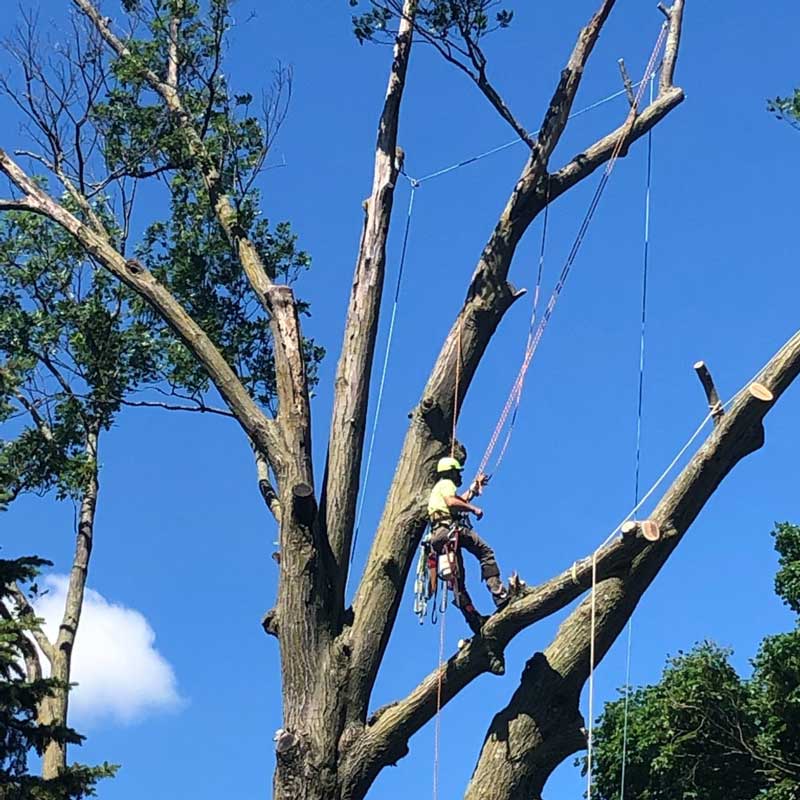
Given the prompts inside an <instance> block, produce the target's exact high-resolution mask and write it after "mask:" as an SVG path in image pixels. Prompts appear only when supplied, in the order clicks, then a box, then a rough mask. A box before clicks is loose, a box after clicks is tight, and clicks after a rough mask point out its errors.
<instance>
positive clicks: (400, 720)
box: [344, 534, 647, 796]
mask: <svg viewBox="0 0 800 800" xmlns="http://www.w3.org/2000/svg"><path fill="white" fill-rule="evenodd" d="M646 546H647V540H646V539H645V538H644V536H643V535H641V534H637V535H636V536H632V537H626V538H621V537H620V538H617V539H615V540H614V541H613V542H611V543H610V544H608V545H606V546H605V547H603V548H602V549H601V550H599V551H598V552H597V554H596V560H597V566H596V570H597V574H598V576H600V577H601V578H605V577H607V576H609V575H612V574H614V573H616V572H619V571H620V570H621V569H624V568H626V567H627V565H629V564H630V563H631V561H632V560H633V558H634V557H635V556H636V555H637V554H638V553H640V552H641V551H642V550H643V549H644V548H645V547H646ZM593 557H594V554H590V555H589V556H586V557H585V558H583V559H581V560H580V561H577V562H575V563H574V564H573V565H572V566H571V567H568V568H567V569H565V570H564V571H563V572H562V573H561V574H559V575H556V576H555V577H553V578H551V579H550V580H548V581H547V582H545V583H543V584H541V585H540V586H537V587H535V588H529V589H527V590H525V591H524V593H523V594H522V596H520V597H518V598H516V599H515V600H513V602H511V603H510V604H509V605H508V606H506V608H505V609H503V610H502V611H499V612H496V613H495V614H493V615H492V616H490V617H489V619H488V620H487V622H486V623H485V624H484V626H483V628H482V630H481V634H480V636H477V637H474V638H473V639H471V640H470V641H469V642H467V644H466V645H465V646H464V647H463V648H461V649H459V650H458V651H457V652H456V653H455V654H454V655H452V656H451V657H450V658H449V659H448V661H447V662H446V663H445V664H444V665H443V667H442V670H441V675H440V671H439V670H438V669H436V670H434V671H433V672H431V673H430V674H429V675H428V676H427V677H426V678H425V679H424V680H423V681H422V682H421V683H420V684H419V685H418V686H417V688H416V689H414V690H413V691H412V692H411V693H410V694H409V695H408V696H407V697H405V698H404V699H403V700H400V701H398V702H395V703H392V704H390V705H389V706H387V707H385V708H384V709H380V710H378V711H377V712H376V713H375V714H373V715H372V716H371V717H370V718H369V719H368V721H367V727H366V728H365V729H364V734H363V736H362V737H361V738H360V739H359V740H357V741H356V743H355V744H354V745H353V747H352V750H349V751H348V753H347V758H346V761H345V766H344V772H345V775H346V776H347V779H346V784H347V785H350V784H351V783H352V786H353V793H354V795H357V796H361V795H363V793H364V792H365V791H366V789H367V788H368V786H369V785H370V784H371V782H372V781H373V780H374V778H375V777H376V776H377V774H378V772H379V771H380V770H381V769H382V768H383V767H385V766H387V765H388V764H393V763H395V762H396V761H397V760H398V759H399V758H401V757H402V756H404V755H405V754H406V752H407V750H408V740H409V739H410V738H411V736H413V735H414V734H415V733H416V732H417V731H418V730H420V728H422V727H423V726H424V725H425V724H426V723H427V722H429V721H430V720H431V719H432V718H433V717H434V715H435V714H436V706H437V697H439V696H440V705H441V707H443V706H444V705H446V704H447V703H448V702H449V701H450V700H451V699H452V698H453V697H455V696H456V695H457V694H458V693H459V692H461V691H462V690H463V689H464V688H466V687H467V686H468V685H469V684H470V683H471V682H472V681H473V680H475V678H477V677H479V676H480V675H482V674H485V673H487V672H491V673H494V674H497V675H501V674H503V673H504V672H505V663H504V651H505V648H506V647H507V646H508V644H509V643H510V642H511V640H512V639H513V638H514V637H515V636H517V634H519V633H521V632H522V631H524V630H526V629H527V628H529V627H530V626H531V625H534V624H535V623H536V622H539V621H540V620H542V619H545V618H546V617H548V616H551V615H552V614H555V613H557V612H558V611H560V610H561V609H563V608H565V607H566V606H567V605H569V604H570V603H571V602H572V601H573V600H575V599H576V598H577V597H580V596H581V595H582V594H583V593H584V592H585V591H586V590H587V589H589V588H590V587H591V583H592V561H593ZM440 678H441V686H440ZM440 689H441V695H439V693H440Z"/></svg>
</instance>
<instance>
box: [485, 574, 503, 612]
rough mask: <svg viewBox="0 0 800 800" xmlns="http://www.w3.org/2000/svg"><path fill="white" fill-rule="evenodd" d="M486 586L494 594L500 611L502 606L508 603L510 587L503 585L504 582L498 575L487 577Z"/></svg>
mask: <svg viewBox="0 0 800 800" xmlns="http://www.w3.org/2000/svg"><path fill="white" fill-rule="evenodd" d="M486 586H487V587H488V589H489V591H490V592H491V594H492V600H494V605H495V608H497V610H498V611H499V610H500V609H501V608H504V607H505V605H506V603H508V589H506V587H505V586H503V582H502V581H501V580H500V578H498V577H497V576H493V577H491V578H487V579H486Z"/></svg>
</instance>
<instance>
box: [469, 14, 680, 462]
mask: <svg viewBox="0 0 800 800" xmlns="http://www.w3.org/2000/svg"><path fill="white" fill-rule="evenodd" d="M668 29H669V26H668V24H667V23H664V24H663V25H662V26H661V32H660V33H659V36H658V39H657V40H656V44H655V46H654V47H653V52H652V53H651V54H650V60H649V61H648V63H647V67H646V69H645V72H644V77H643V78H642V80H641V81H639V83H638V89H637V92H636V96H635V98H634V101H633V103H632V105H631V110H630V113H629V115H628V121H627V124H626V129H625V130H624V131H623V135H622V136H620V137H619V139H618V140H617V143H616V144H615V146H614V149H613V151H612V153H611V156H610V158H609V160H608V162H607V163H606V166H605V169H604V170H603V175H602V177H601V179H600V181H599V183H598V185H597V188H596V189H595V192H594V195H593V196H592V200H591V202H590V203H589V208H588V209H587V211H586V214H585V215H584V218H583V221H582V222H581V225H580V227H579V229H578V233H577V235H576V237H575V241H574V242H573V244H572V248H571V249H570V251H569V255H568V256H567V260H566V262H565V264H564V266H563V268H562V270H561V275H560V276H559V278H558V281H557V282H556V285H555V288H554V289H553V292H552V294H551V295H550V299H549V300H548V303H547V306H546V307H545V310H544V314H543V315H542V319H541V320H540V322H539V324H538V326H537V328H536V331H535V333H534V335H533V337H532V339H531V340H530V345H529V347H528V348H527V350H526V352H525V356H524V358H523V360H522V365H521V366H520V369H519V372H518V373H517V377H516V379H515V381H514V384H513V385H512V387H511V391H510V392H509V395H508V398H507V399H506V403H505V405H504V407H503V410H502V412H501V414H500V418H499V419H498V421H497V425H496V426H495V429H494V432H493V433H492V436H491V438H490V440H489V444H488V446H487V448H486V451H485V452H484V454H483V458H482V459H481V463H480V466H479V467H478V473H477V474H478V475H480V474H482V473H484V472H485V471H486V467H487V465H488V463H489V460H490V459H491V457H492V454H493V452H494V449H495V447H496V445H497V442H498V439H499V437H500V434H501V433H502V432H503V429H504V428H505V425H506V422H507V420H508V417H509V414H510V413H511V411H512V409H513V407H514V405H515V402H516V397H517V394H518V393H519V392H521V390H522V384H523V383H524V380H525V374H526V373H527V371H528V368H529V367H530V364H531V360H532V359H533V356H534V354H535V352H536V350H537V348H538V346H539V342H540V341H541V339H542V335H543V334H544V331H545V329H546V328H547V324H548V323H549V321H550V318H551V317H552V315H553V310H554V309H555V305H556V302H557V301H558V298H559V296H560V295H561V291H562V290H563V288H564V284H565V283H566V280H567V277H568V276H569V273H570V270H571V268H572V265H573V264H574V263H575V259H576V258H577V255H578V252H579V251H580V247H581V245H582V244H583V240H584V238H585V236H586V232H587V231H588V229H589V224H590V223H591V221H592V218H593V217H594V214H595V211H597V207H598V205H599V203H600V198H601V197H602V195H603V192H604V190H605V188H606V186H607V184H608V181H609V178H610V177H611V173H612V172H613V170H614V167H615V165H616V163H617V160H618V158H619V155H620V153H621V152H622V148H623V147H624V145H625V143H626V142H627V140H628V136H629V134H630V132H631V130H632V128H633V125H634V124H635V122H636V118H637V110H638V107H639V103H640V101H641V99H642V95H643V93H644V88H645V86H646V83H647V80H648V78H650V77H651V75H653V74H654V72H655V67H656V62H657V60H658V56H659V53H660V51H661V48H662V46H663V44H664V41H665V39H666V36H667V31H668Z"/></svg>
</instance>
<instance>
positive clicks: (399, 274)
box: [345, 185, 417, 594]
mask: <svg viewBox="0 0 800 800" xmlns="http://www.w3.org/2000/svg"><path fill="white" fill-rule="evenodd" d="M416 191H417V187H416V186H414V185H412V186H411V194H410V195H409V198H408V211H407V213H406V226H405V230H404V231H403V246H402V248H401V250H400V264H399V266H398V268H397V282H396V283H395V287H394V300H393V302H392V313H391V317H390V319H389V330H388V333H387V335H386V347H385V349H384V353H383V367H382V369H381V379H380V383H379V384H378V397H377V400H376V401H375V414H374V416H373V418H372V430H371V431H370V435H369V447H368V448H367V461H366V464H365V465H364V480H363V481H362V485H361V497H360V498H359V502H358V513H357V514H356V525H355V532H354V533H353V544H352V545H351V546H350V566H352V565H353V557H354V556H355V552H356V543H357V542H358V532H359V529H360V527H361V518H362V516H363V514H364V502H365V500H366V497H367V486H368V484H369V475H370V469H371V467H372V455H373V452H374V450H375V437H376V436H377V433H378V422H379V421H380V416H381V408H382V406H383V389H384V386H385V385H386V374H387V372H388V370H389V354H390V353H391V350H392V340H393V339H394V327H395V322H396V320H397V307H398V305H399V303H400V286H401V284H402V281H403V271H404V269H405V264H406V253H407V251H408V234H409V231H410V230H411V216H412V214H413V212H414V195H415V194H416ZM350 572H351V570H349V569H348V571H347V579H346V581H345V594H346V593H347V584H348V583H349V582H350Z"/></svg>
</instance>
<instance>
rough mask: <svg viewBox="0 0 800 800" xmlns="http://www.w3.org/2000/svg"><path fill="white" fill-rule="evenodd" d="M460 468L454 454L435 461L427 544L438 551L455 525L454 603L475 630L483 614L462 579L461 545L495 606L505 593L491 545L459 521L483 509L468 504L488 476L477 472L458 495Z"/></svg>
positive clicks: (478, 514)
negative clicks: (477, 564) (476, 564)
mask: <svg viewBox="0 0 800 800" xmlns="http://www.w3.org/2000/svg"><path fill="white" fill-rule="evenodd" d="M463 470H464V468H463V467H462V465H461V464H460V463H459V461H458V460H457V459H455V458H440V459H439V462H438V463H437V465H436V472H437V474H438V476H439V480H438V481H437V482H436V484H435V486H434V487H433V489H432V490H431V494H430V497H429V499H428V517H429V519H430V522H431V539H430V545H431V548H432V549H433V551H434V553H436V554H437V555H440V554H441V553H443V552H444V550H445V548H446V547H447V544H448V542H449V541H450V540H451V537H452V536H453V533H454V529H456V528H457V529H458V535H457V550H456V563H457V565H458V567H457V568H458V575H457V592H456V593H455V594H456V605H458V607H459V608H460V609H461V613H462V614H463V615H464V619H466V621H467V624H468V625H469V626H470V628H471V629H472V631H473V632H474V633H478V632H479V631H480V627H481V625H482V624H483V621H484V618H483V617H482V616H481V615H480V614H479V613H478V612H477V611H476V610H475V606H474V605H473V604H472V600H471V599H470V596H469V594H468V592H467V589H466V586H465V583H464V563H463V559H462V557H461V548H462V547H463V548H464V550H466V551H467V552H468V553H472V555H473V556H475V558H477V559H478V561H479V562H480V565H481V579H482V580H484V581H486V587H487V588H488V589H489V592H490V593H491V595H492V599H493V600H494V604H495V606H496V607H497V608H498V609H499V608H502V607H503V606H505V604H506V603H507V602H508V597H509V595H508V590H507V589H506V587H505V586H504V585H503V582H502V581H501V580H500V568H499V567H498V566H497V559H496V558H495V555H494V551H493V550H492V548H491V547H489V545H488V544H486V542H484V541H483V539H481V537H480V536H478V534H477V533H475V531H474V530H472V527H471V526H469V525H463V524H459V521H460V519H459V518H462V517H465V516H466V515H467V514H474V515H475V517H476V518H477V519H481V518H482V517H483V511H482V510H481V509H480V508H478V506H475V505H472V503H471V502H470V501H471V500H472V499H473V498H474V497H475V496H476V495H479V494H480V493H481V490H482V489H483V487H484V486H485V485H486V483H487V482H488V480H489V478H488V476H487V475H484V474H481V475H479V476H478V477H477V478H476V479H475V481H474V483H473V484H472V485H471V486H470V487H469V489H468V490H467V491H466V492H464V493H463V494H462V495H458V494H456V489H457V488H458V487H459V486H461V483H462V473H463Z"/></svg>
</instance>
